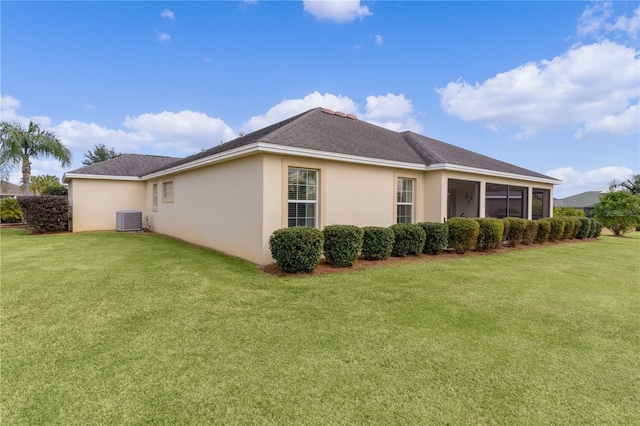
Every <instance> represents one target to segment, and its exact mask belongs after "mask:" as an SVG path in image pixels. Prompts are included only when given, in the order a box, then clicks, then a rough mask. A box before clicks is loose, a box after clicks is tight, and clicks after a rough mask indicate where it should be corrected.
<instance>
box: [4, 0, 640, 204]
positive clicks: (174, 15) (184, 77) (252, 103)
mask: <svg viewBox="0 0 640 426" xmlns="http://www.w3.org/2000/svg"><path fill="white" fill-rule="evenodd" d="M0 23H1V29H0V48H1V53H0V61H1V62H0V96H1V110H0V114H1V119H2V120H3V121H14V122H18V123H21V124H28V122H29V121H30V120H32V121H34V122H37V123H39V124H40V126H41V128H44V129H48V130H51V131H53V132H54V133H56V134H57V135H58V136H59V137H60V138H61V140H62V141H63V143H65V144H66V145H67V146H68V147H69V149H70V150H71V151H72V153H73V156H74V160H73V164H72V165H71V167H68V168H66V169H63V168H62V167H60V164H59V163H57V162H56V161H54V160H50V159H38V160H34V161H33V162H32V163H33V164H32V174H33V175H38V174H53V175H57V176H59V177H62V174H63V173H64V172H65V171H69V170H73V169H76V168H79V167H82V160H83V159H84V153H86V152H87V151H89V150H91V149H92V148H93V147H94V146H95V145H97V144H104V145H106V146H107V147H113V148H115V150H116V151H118V152H123V153H138V154H154V155H165V156H176V157H184V156H187V155H190V154H193V153H196V152H200V151H201V150H203V149H207V148H211V147H213V146H216V145H218V144H220V143H221V142H226V141H228V140H231V139H233V138H235V137H237V136H238V135H239V134H240V132H244V133H247V132H250V131H253V130H257V129H260V128H262V127H265V126H267V125H269V124H272V123H275V122H278V121H281V120H283V119H286V118H288V117H290V116H292V115H295V114H297V113H300V112H303V111H306V110H309V109H311V108H315V107H318V106H322V107H325V108H330V109H333V110H338V111H342V112H345V113H351V114H355V115H357V116H358V118H359V119H361V120H365V121H368V122H371V123H374V124H377V125H380V126H383V127H386V128H389V129H392V130H397V131H403V130H413V131H416V132H418V133H421V134H423V135H426V136H429V137H432V138H435V139H439V140H442V141H444V142H448V143H451V144H453V145H457V146H460V147H462V148H466V149H470V150H472V151H475V152H478V153H481V154H484V155H488V156H490V157H493V158H496V159H499V160H502V161H506V162H509V163H512V164H516V165H518V166H521V167H525V168H527V169H530V170H534V171H537V172H540V173H544V174H546V175H549V176H552V177H554V178H557V179H561V180H562V181H563V183H562V184H561V185H558V186H556V189H555V194H554V195H555V197H556V198H562V197H566V196H570V195H573V194H576V193H580V192H583V191H588V190H593V189H597V188H601V187H606V186H608V184H609V183H610V182H611V181H612V180H613V179H617V180H624V179H627V178H628V177H629V176H630V175H631V174H633V173H639V172H640V138H639V132H640V107H639V105H638V102H639V98H640V51H639V47H638V46H639V40H638V35H639V31H640V6H639V5H638V2H635V1H634V2H625V1H614V2H611V1H609V2H580V1H568V2H541V1H534V2H507V1H505V2H481V1H474V2H461V1H456V2H432V1H404V2H400V1H357V0H356V1H318V0H316V1H240V2H235V1H207V2H205V1H200V2H198V1H193V2H154V1H144V2H119V1H115V2H89V1H85V2H69V1H63V2H31V1H20V2H12V1H2V2H0ZM19 172H20V170H19V168H16V169H15V170H14V173H13V174H12V175H11V181H12V182H14V183H19V181H20V179H21V175H20V173H19Z"/></svg>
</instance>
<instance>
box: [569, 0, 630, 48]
mask: <svg viewBox="0 0 640 426" xmlns="http://www.w3.org/2000/svg"><path fill="white" fill-rule="evenodd" d="M638 31H640V7H637V8H636V9H634V10H633V12H632V14H631V16H625V15H619V16H616V13H615V8H614V4H613V2H610V1H608V2H597V3H594V4H591V5H589V6H587V7H586V8H585V10H584V12H583V13H582V15H581V16H580V18H579V19H578V29H577V32H578V35H579V36H580V37H586V36H594V37H596V38H598V39H604V38H606V37H611V36H615V37H620V36H626V37H630V38H631V39H633V40H635V39H637V38H638Z"/></svg>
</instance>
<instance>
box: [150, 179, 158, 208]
mask: <svg viewBox="0 0 640 426" xmlns="http://www.w3.org/2000/svg"><path fill="white" fill-rule="evenodd" d="M151 197H152V199H153V201H152V203H153V209H154V210H157V209H158V184H157V183H154V184H153V190H152V194H151Z"/></svg>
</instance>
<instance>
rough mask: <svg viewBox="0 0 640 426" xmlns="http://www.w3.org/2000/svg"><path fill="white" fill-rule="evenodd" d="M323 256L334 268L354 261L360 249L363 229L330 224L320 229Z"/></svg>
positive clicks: (342, 266) (348, 264) (351, 263)
mask: <svg viewBox="0 0 640 426" xmlns="http://www.w3.org/2000/svg"><path fill="white" fill-rule="evenodd" d="M322 234H323V235H324V257H326V258H327V261H328V262H329V263H331V264H332V265H333V266H335V267H336V268H344V267H346V266H351V265H353V264H354V263H356V260H357V259H358V254H360V250H362V238H363V236H364V231H363V230H362V229H361V228H358V227H357V226H353V225H330V226H327V227H325V228H324V230H323V231H322Z"/></svg>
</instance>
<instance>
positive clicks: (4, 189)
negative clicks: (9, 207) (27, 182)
mask: <svg viewBox="0 0 640 426" xmlns="http://www.w3.org/2000/svg"><path fill="white" fill-rule="evenodd" d="M21 195H22V188H20V187H19V186H18V185H14V184H12V183H11V182H7V181H4V180H3V181H0V200H2V199H3V198H16V197H19V196H21Z"/></svg>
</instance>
